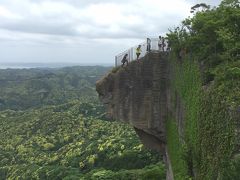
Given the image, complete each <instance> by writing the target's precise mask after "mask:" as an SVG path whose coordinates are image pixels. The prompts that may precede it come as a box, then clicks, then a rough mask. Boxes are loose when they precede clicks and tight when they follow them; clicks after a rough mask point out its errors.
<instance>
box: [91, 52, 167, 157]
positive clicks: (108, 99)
mask: <svg viewBox="0 0 240 180" xmlns="http://www.w3.org/2000/svg"><path fill="white" fill-rule="evenodd" d="M166 61H167V59H166V55H165V54H164V53H159V52H151V53H149V54H147V55H146V56H145V57H144V58H142V59H140V60H139V61H133V62H131V63H129V65H128V66H125V67H120V68H119V69H118V70H116V72H110V73H109V74H108V75H107V76H105V77H104V78H103V79H101V80H100V81H98V82H97V84H96V90H97V92H98V93H99V97H100V99H101V101H102V102H103V103H104V104H105V106H106V108H107V113H108V116H109V117H110V118H112V119H116V120H119V121H122V122H127V123H129V124H131V125H132V126H133V127H134V128H135V130H136V132H137V134H138V135H139V137H140V139H141V140H142V142H143V143H144V144H145V146H147V147H149V148H151V149H156V150H159V151H161V152H162V153H163V154H164V153H165V144H166V128H165V122H166V116H167V103H166V101H167V95H166V92H167V84H168V76H167V75H168V73H167V71H168V67H167V62H166Z"/></svg>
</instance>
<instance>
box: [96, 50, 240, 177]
mask: <svg viewBox="0 0 240 180" xmlns="http://www.w3.org/2000/svg"><path fill="white" fill-rule="evenodd" d="M200 69H201V68H200V66H199V64H198V63H197V62H195V61H194V60H193V59H192V58H191V56H190V55H186V57H184V58H183V59H181V60H180V59H178V58H176V57H175V56H174V54H171V55H167V54H164V53H162V52H151V53H149V54H147V55H146V56H145V57H143V58H142V59H140V60H139V61H133V62H131V63H130V64H129V65H128V66H124V67H118V68H114V69H113V70H112V72H110V73H109V74H107V75H106V76H105V77H103V78H102V79H101V80H99V81H98V82H97V84H96V90H97V92H98V94H99V97H100V99H101V101H102V102H103V103H104V104H105V106H106V108H107V113H108V117H109V118H111V119H114V120H118V121H122V122H126V123H129V124H131V125H132V126H133V127H134V128H135V130H136V133H137V134H138V135H139V137H140V139H141V141H142V142H143V144H144V145H145V146H146V147H148V148H150V149H155V150H158V151H159V152H160V153H162V155H163V158H164V161H165V163H166V166H167V179H189V178H195V179H218V178H222V177H223V176H229V177H235V175H236V176H238V173H237V170H232V169H231V170H229V167H231V168H232V167H234V168H235V166H236V169H237V167H238V165H234V166H233V164H234V163H235V164H236V163H237V164H238V163H239V161H240V160H239V161H238V160H236V157H239V156H238V154H239V151H240V150H239V147H240V146H239V144H240V141H239V138H238V137H239V134H240V131H239V129H240V128H239V116H240V112H239V108H237V110H235V109H236V106H235V105H234V106H231V105H230V104H229V97H231V95H228V94H225V96H223V95H222V94H220V91H219V90H221V89H219V83H214V82H211V83H208V84H207V85H205V86H203V81H202V72H201V71H200ZM230 80H231V82H233V81H235V79H232V78H231V79H230ZM216 82H217V81H216ZM229 82H230V81H229V80H228V79H226V84H227V83H229ZM235 82H236V83H232V84H233V86H234V87H238V85H237V83H238V84H239V81H235ZM224 83H225V82H224ZM223 87H225V86H223ZM224 89H226V90H224V92H229V91H228V88H227V86H226V88H224ZM235 89H237V88H235ZM233 97H234V96H233ZM238 159H239V158H238ZM230 164H231V166H230ZM235 171H236V173H235V175H232V174H234V173H232V172H235ZM229 172H230V173H229ZM231 173H232V174H231ZM225 174H227V175H225Z"/></svg>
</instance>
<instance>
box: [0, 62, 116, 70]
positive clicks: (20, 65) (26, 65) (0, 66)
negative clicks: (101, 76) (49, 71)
mask: <svg viewBox="0 0 240 180" xmlns="http://www.w3.org/2000/svg"><path fill="white" fill-rule="evenodd" d="M69 66H113V64H106V63H105V64H104V63H103V64H97V63H96V64H94V63H92V64H91V63H86V64H85V63H0V69H8V68H10V69H30V68H62V67H69Z"/></svg>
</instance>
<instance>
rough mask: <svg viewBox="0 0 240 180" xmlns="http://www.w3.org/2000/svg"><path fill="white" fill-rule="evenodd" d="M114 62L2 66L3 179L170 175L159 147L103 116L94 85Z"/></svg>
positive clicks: (0, 155)
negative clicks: (153, 147) (105, 65)
mask: <svg viewBox="0 0 240 180" xmlns="http://www.w3.org/2000/svg"><path fill="white" fill-rule="evenodd" d="M108 70H109V68H103V67H72V68H63V69H28V70H27V69H23V70H0V74H1V91H0V97H1V100H2V104H1V109H2V111H0V124H1V127H0V136H1V139H0V179H24V180H25V179H44V180H45V179H49V180H53V179H87V180H89V179H93V180H94V179H124V180H125V179H165V169H164V166H163V164H162V163H161V162H160V160H161V156H160V155H159V154H158V153H157V152H151V151H149V150H147V149H145V148H144V147H143V145H142V144H141V143H140V141H139V140H138V137H137V136H136V134H135V132H134V130H133V129H132V128H130V127H129V126H127V125H125V124H120V123H117V122H109V121H107V120H106V119H104V113H105V112H104V108H103V107H102V105H101V104H100V103H99V102H98V100H97V96H96V92H95V88H94V87H95V81H96V80H97V79H98V78H100V76H102V75H103V74H104V73H106V71H108ZM43 89H44V90H43ZM39 91H41V92H46V91H47V93H46V95H45V96H44V95H41V93H40V94H38V92H39ZM64 92H65V94H64ZM63 95H64V96H63ZM14 97H16V99H14ZM49 104H53V105H49Z"/></svg>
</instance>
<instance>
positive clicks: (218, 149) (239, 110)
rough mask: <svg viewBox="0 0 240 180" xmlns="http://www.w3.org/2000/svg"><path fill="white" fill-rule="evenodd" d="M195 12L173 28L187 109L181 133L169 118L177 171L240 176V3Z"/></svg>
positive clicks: (228, 179) (178, 81) (176, 82)
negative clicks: (178, 132)
mask: <svg viewBox="0 0 240 180" xmlns="http://www.w3.org/2000/svg"><path fill="white" fill-rule="evenodd" d="M192 13H193V16H192V17H189V18H187V19H185V20H183V21H182V23H181V25H179V26H178V27H176V28H174V29H172V30H171V31H170V32H169V33H168V40H169V43H170V44H171V48H172V51H171V55H170V61H171V68H172V71H173V72H174V73H175V74H174V77H173V82H172V84H171V88H172V91H175V92H177V93H179V96H180V97H181V99H182V101H183V103H184V104H185V110H186V115H185V127H184V130H185V132H184V134H183V135H181V137H179V136H180V135H179V134H177V132H176V129H177V124H176V123H174V121H173V120H171V119H169V121H168V130H167V131H168V142H169V146H170V147H171V148H170V150H171V152H170V156H171V157H172V159H171V161H172V166H173V171H174V175H175V178H176V179H189V178H196V179H209V180H212V179H223V180H238V179H239V177H240V156H239V154H240V151H239V147H240V146H239V145H240V140H239V135H240V134H239V132H240V131H239V129H240V126H239V120H240V31H239V29H240V3H239V1H238V0H223V1H222V2H221V4H220V5H219V6H218V7H214V8H210V7H209V6H207V5H204V4H198V5H196V6H194V7H192ZM170 132H173V133H170ZM176 139H181V142H180V141H176ZM182 142H183V143H182Z"/></svg>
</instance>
